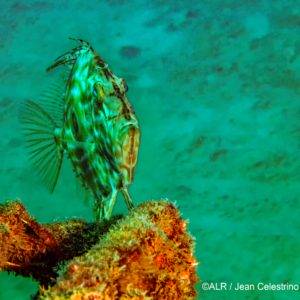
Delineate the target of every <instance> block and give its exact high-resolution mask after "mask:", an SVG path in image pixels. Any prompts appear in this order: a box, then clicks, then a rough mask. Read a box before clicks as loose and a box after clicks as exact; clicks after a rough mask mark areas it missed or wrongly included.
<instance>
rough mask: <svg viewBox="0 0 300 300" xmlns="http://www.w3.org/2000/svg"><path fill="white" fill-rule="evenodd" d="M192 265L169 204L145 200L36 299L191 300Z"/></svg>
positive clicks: (189, 245)
mask: <svg viewBox="0 0 300 300" xmlns="http://www.w3.org/2000/svg"><path fill="white" fill-rule="evenodd" d="M196 264H197V263H196V260H195V258H194V256H193V239H192V237H191V236H190V235H189V234H188V233H187V231H186V222H185V221H184V220H182V219H181V217H180V215H179V212H178V210H177V209H176V208H175V207H174V205H173V204H171V203H170V202H167V201H159V202H146V203H144V204H142V205H140V206H139V207H138V208H135V209H134V210H133V211H132V212H131V213H130V215H129V216H127V217H126V218H124V219H123V220H120V221H119V222H118V223H117V224H116V225H115V226H113V227H112V228H111V229H110V231H109V232H108V233H107V234H106V235H105V236H104V237H103V238H102V239H101V240H100V241H99V243H97V244H96V245H95V246H94V247H92V248H91V249H90V250H89V251H88V252H87V253H85V254H84V255H82V256H80V257H77V258H75V259H73V260H71V261H70V262H69V263H68V264H67V266H66V269H65V271H64V273H63V274H62V275H61V276H60V277H59V278H58V281H57V283H56V284H55V285H54V286H52V287H50V288H48V289H41V290H40V295H39V296H38V299H43V300H45V299H56V300H59V299H73V300H75V299H166V300H167V299H170V300H174V299H194V298H195V296H196V292H195V283H196V281H197V276H196V270H195V268H196Z"/></svg>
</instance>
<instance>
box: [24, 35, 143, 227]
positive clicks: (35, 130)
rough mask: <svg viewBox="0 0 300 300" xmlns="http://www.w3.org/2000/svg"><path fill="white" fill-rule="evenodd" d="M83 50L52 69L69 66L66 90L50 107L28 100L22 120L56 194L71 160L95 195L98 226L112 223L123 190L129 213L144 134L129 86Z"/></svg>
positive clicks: (54, 95)
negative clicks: (62, 171)
mask: <svg viewBox="0 0 300 300" xmlns="http://www.w3.org/2000/svg"><path fill="white" fill-rule="evenodd" d="M77 41H78V42H79V45H78V47H76V48H74V49H72V50H71V51H69V52H67V53H65V54H63V55H61V56H60V57H58V58H57V59H56V60H55V61H54V63H53V64H52V65H51V66H50V67H49V68H48V69H47V71H51V70H53V69H55V68H57V67H58V66H61V65H64V66H67V67H68V72H67V77H66V79H65V81H64V84H63V85H62V86H60V85H57V87H55V88H54V89H51V91H50V92H49V93H48V95H46V98H45V100H44V104H43V105H42V104H38V103H36V102H34V101H27V103H26V105H25V110H24V112H23V115H22V122H23V124H24V129H25V134H26V137H27V143H28V147H29V150H30V158H31V160H32V162H33V165H34V166H35V168H36V169H37V171H38V172H39V174H40V175H41V177H42V179H43V181H44V182H45V184H46V185H47V186H48V188H49V189H50V191H51V192H52V191H53V190H54V188H55V185H56V183H57V180H58V177H59V173H60V169H61V166H62V161H63V157H64V155H65V154H66V155H67V156H68V158H69V159H70V161H71V163H72V166H73V169H74V172H75V174H76V175H77V177H78V178H79V179H80V181H81V183H82V185H83V186H84V187H85V188H86V189H88V190H89V191H91V192H92V194H93V198H94V213H95V218H96V221H97V222H99V221H101V220H103V219H109V218H110V217H111V214H112V210H113V207H114V205H115V202H116V197H117V193H118V191H121V192H122V194H123V196H124V199H125V202H126V205H127V207H128V209H131V208H132V207H133V202H132V200H131V197H130V195H129V192H128V186H129V185H130V184H131V183H132V181H133V176H134V169H135V166H136V162H137V156H138V149H139V143H140V129H139V125H138V121H137V118H136V116H135V113H134V110H133V108H132V106H131V105H130V103H129V101H128V99H127V97H126V92H127V89H128V88H127V85H126V82H125V80H124V79H121V78H118V77H117V76H116V75H114V74H113V73H112V71H111V70H110V69H109V68H108V65H107V64H106V63H105V62H104V61H103V60H102V59H101V57H100V56H99V55H98V54H97V53H96V52H95V51H94V49H93V48H92V47H91V45H90V44H89V43H88V42H86V41H83V40H80V39H78V40H77Z"/></svg>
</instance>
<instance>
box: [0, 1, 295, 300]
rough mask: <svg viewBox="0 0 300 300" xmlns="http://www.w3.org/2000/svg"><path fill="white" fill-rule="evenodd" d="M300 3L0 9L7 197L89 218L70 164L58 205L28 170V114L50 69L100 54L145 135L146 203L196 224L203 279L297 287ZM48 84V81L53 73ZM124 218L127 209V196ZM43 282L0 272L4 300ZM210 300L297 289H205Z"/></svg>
mask: <svg viewBox="0 0 300 300" xmlns="http://www.w3.org/2000/svg"><path fill="white" fill-rule="evenodd" d="M296 4H297V1H292V0H287V1H276V0H273V1H271V0H269V1H266V0H265V1H256V0H251V1H246V0H245V1H237V0H223V1H219V0H211V1H208V0H203V1H192V0H190V1H187V0H186V1H175V0H174V1H171V0H169V1H162V0H161V1H159V0H157V1H137V0H133V1H124V0H123V1H122V0H110V1H109V0H106V1H45V2H43V1H25V0H23V1H21V0H20V1H3V0H2V1H1V0H0V7H1V12H0V51H1V56H0V64H1V68H0V77H1V87H0V126H1V127H0V134H1V145H2V146H1V148H0V151H1V153H0V155H1V164H0V176H1V179H0V198H1V201H3V200H5V199H7V198H10V199H15V198H20V199H22V201H23V203H24V204H25V205H26V207H27V208H28V210H29V211H30V212H31V214H32V215H34V216H35V217H36V218H37V219H38V220H39V221H41V222H50V221H53V220H64V219H65V218H69V217H81V218H86V219H91V218H92V211H91V208H90V207H89V206H88V205H87V204H85V203H84V201H82V198H83V197H82V195H81V194H80V193H78V187H77V184H76V181H75V180H74V175H73V173H72V171H71V169H70V166H69V164H68V162H67V161H65V165H64V168H63V171H62V174H61V176H60V179H59V183H58V186H57V188H56V190H55V192H54V194H52V195H50V194H49V193H48V192H47V190H46V188H45V187H43V186H42V185H41V184H40V182H39V180H38V178H37V176H35V175H34V173H33V170H32V168H31V167H30V165H29V163H28V161H27V159H26V158H27V156H26V153H25V150H24V139H23V137H22V135H21V133H20V124H19V121H18V112H19V108H20V105H21V104H22V103H23V102H24V101H25V100H27V99H38V97H39V95H40V94H41V93H42V92H43V91H44V90H45V89H47V86H48V83H49V75H47V74H46V73H45V69H46V67H47V66H48V65H49V64H50V63H51V62H52V61H53V59H54V58H56V57H57V56H58V55H60V54H61V53H63V52H64V51H67V50H68V49H70V47H73V45H74V44H73V42H72V41H70V40H68V39H67V37H69V36H72V37H81V38H83V39H86V40H88V41H89V42H91V43H92V45H93V46H94V48H95V49H97V50H98V52H99V53H100V55H101V56H102V57H103V58H104V60H105V61H106V62H107V63H108V64H109V66H110V68H111V69H112V70H113V72H114V73H115V74H116V75H118V76H120V77H124V78H125V79H126V80H127V83H128V86H129V92H128V96H129V98H130V100H131V102H132V103H133V106H134V108H135V111H136V114H137V117H138V119H139V122H140V126H141V130H142V141H141V148H140V155H139V161H138V166H137V170H136V176H135V182H134V184H133V185H132V186H131V193H132V195H133V198H134V200H135V202H136V203H141V202H143V201H145V200H149V199H160V198H162V197H163V198H166V197H167V198H169V199H171V200H172V201H176V203H177V204H178V206H179V207H180V209H181V211H182V213H183V216H184V217H185V218H188V219H189V220H190V225H189V228H190V231H191V233H192V234H193V236H194V237H195V238H196V255H197V258H198V260H199V261H200V264H199V266H198V273H199V275H200V277H201V279H202V281H203V282H218V283H220V282H226V283H228V284H229V283H231V282H233V283H236V282H240V283H257V282H264V283H299V278H300V258H299V250H300V236H299V229H300V222H299V196H300V186H299V179H300V178H299V177H300V162H299V137H300V131H299V130H300V127H299V119H300V103H299V86H300V85H299V83H300V81H299V79H300V75H299V69H300V57H299V52H300V51H299V50H300V38H299V37H300V34H299V27H300V15H299V12H300V9H299V8H300V6H299V5H298V6H297V5H296ZM50 77H51V76H50ZM115 212H126V209H125V205H124V204H123V202H122V200H121V199H120V201H119V203H118V206H117V208H116V210H115ZM36 289H37V284H36V283H34V282H32V281H31V280H29V279H23V278H19V277H14V276H12V275H7V274H0V299H1V300H2V299H16V300H17V299H29V295H30V294H33V293H34V292H35V291H36ZM198 290H199V295H200V298H201V299H204V300H208V299H217V300H219V299H293V298H297V296H298V297H299V293H300V292H298V293H297V292H284V291H258V290H254V291H247V292H246V291H239V292H232V291H212V290H211V291H203V290H202V288H201V286H200V285H198Z"/></svg>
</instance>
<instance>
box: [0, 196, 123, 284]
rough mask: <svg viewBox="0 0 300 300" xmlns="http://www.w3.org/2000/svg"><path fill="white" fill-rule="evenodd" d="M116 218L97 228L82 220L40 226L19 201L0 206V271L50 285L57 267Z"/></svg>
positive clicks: (79, 252)
mask: <svg viewBox="0 0 300 300" xmlns="http://www.w3.org/2000/svg"><path fill="white" fill-rule="evenodd" d="M116 218H117V217H116ZM116 218H113V219H112V220H111V221H110V222H109V223H108V222H107V223H105V224H103V226H101V227H99V226H96V225H95V224H88V223H86V222H84V221H82V220H68V221H65V222H55V223H51V224H40V223H38V222H37V221H35V220H34V219H33V218H32V217H31V216H30V215H29V214H28V212H27V211H26V209H25V207H24V206H23V204H22V203H21V202H20V201H11V202H7V203H4V204H1V205H0V271H8V272H14V273H15V274H18V275H22V276H25V277H28V276H30V277H33V278H34V279H36V280H37V281H39V282H40V284H42V285H43V286H47V285H49V284H53V283H54V282H55V279H56V277H57V266H58V264H59V263H61V262H63V261H65V260H69V259H72V258H73V257H75V256H78V255H82V254H83V253H85V252H86V251H87V250H88V249H89V248H90V247H91V246H92V245H94V244H95V243H96V242H98V240H99V238H100V237H101V235H102V234H103V233H104V232H106V231H107V229H108V228H109V226H110V225H111V224H112V223H114V222H115V220H116Z"/></svg>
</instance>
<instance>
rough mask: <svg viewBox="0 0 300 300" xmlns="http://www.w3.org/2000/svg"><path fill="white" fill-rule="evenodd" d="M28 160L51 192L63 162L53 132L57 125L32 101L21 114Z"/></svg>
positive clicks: (61, 152)
mask: <svg viewBox="0 0 300 300" xmlns="http://www.w3.org/2000/svg"><path fill="white" fill-rule="evenodd" d="M21 122H22V125H23V129H24V133H25V137H26V142H27V147H28V149H29V153H30V160H31V162H32V164H33V166H34V168H35V169H36V170H37V172H38V173H39V175H40V176H41V179H42V181H43V182H44V183H45V185H46V186H47V187H48V189H49V190H50V192H53V190H54V188H55V186H56V183H57V180H58V177H59V173H60V169H61V165H62V161H63V148H62V147H61V145H60V144H59V141H58V139H57V137H56V136H55V134H54V132H55V129H56V128H57V124H56V122H55V121H54V119H53V118H52V117H51V116H50V114H49V113H48V112H47V111H46V110H45V109H43V108H42V107H41V106H40V105H38V104H37V103H35V102H33V101H27V102H26V104H25V107H24V110H23V111H22V113H21Z"/></svg>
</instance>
